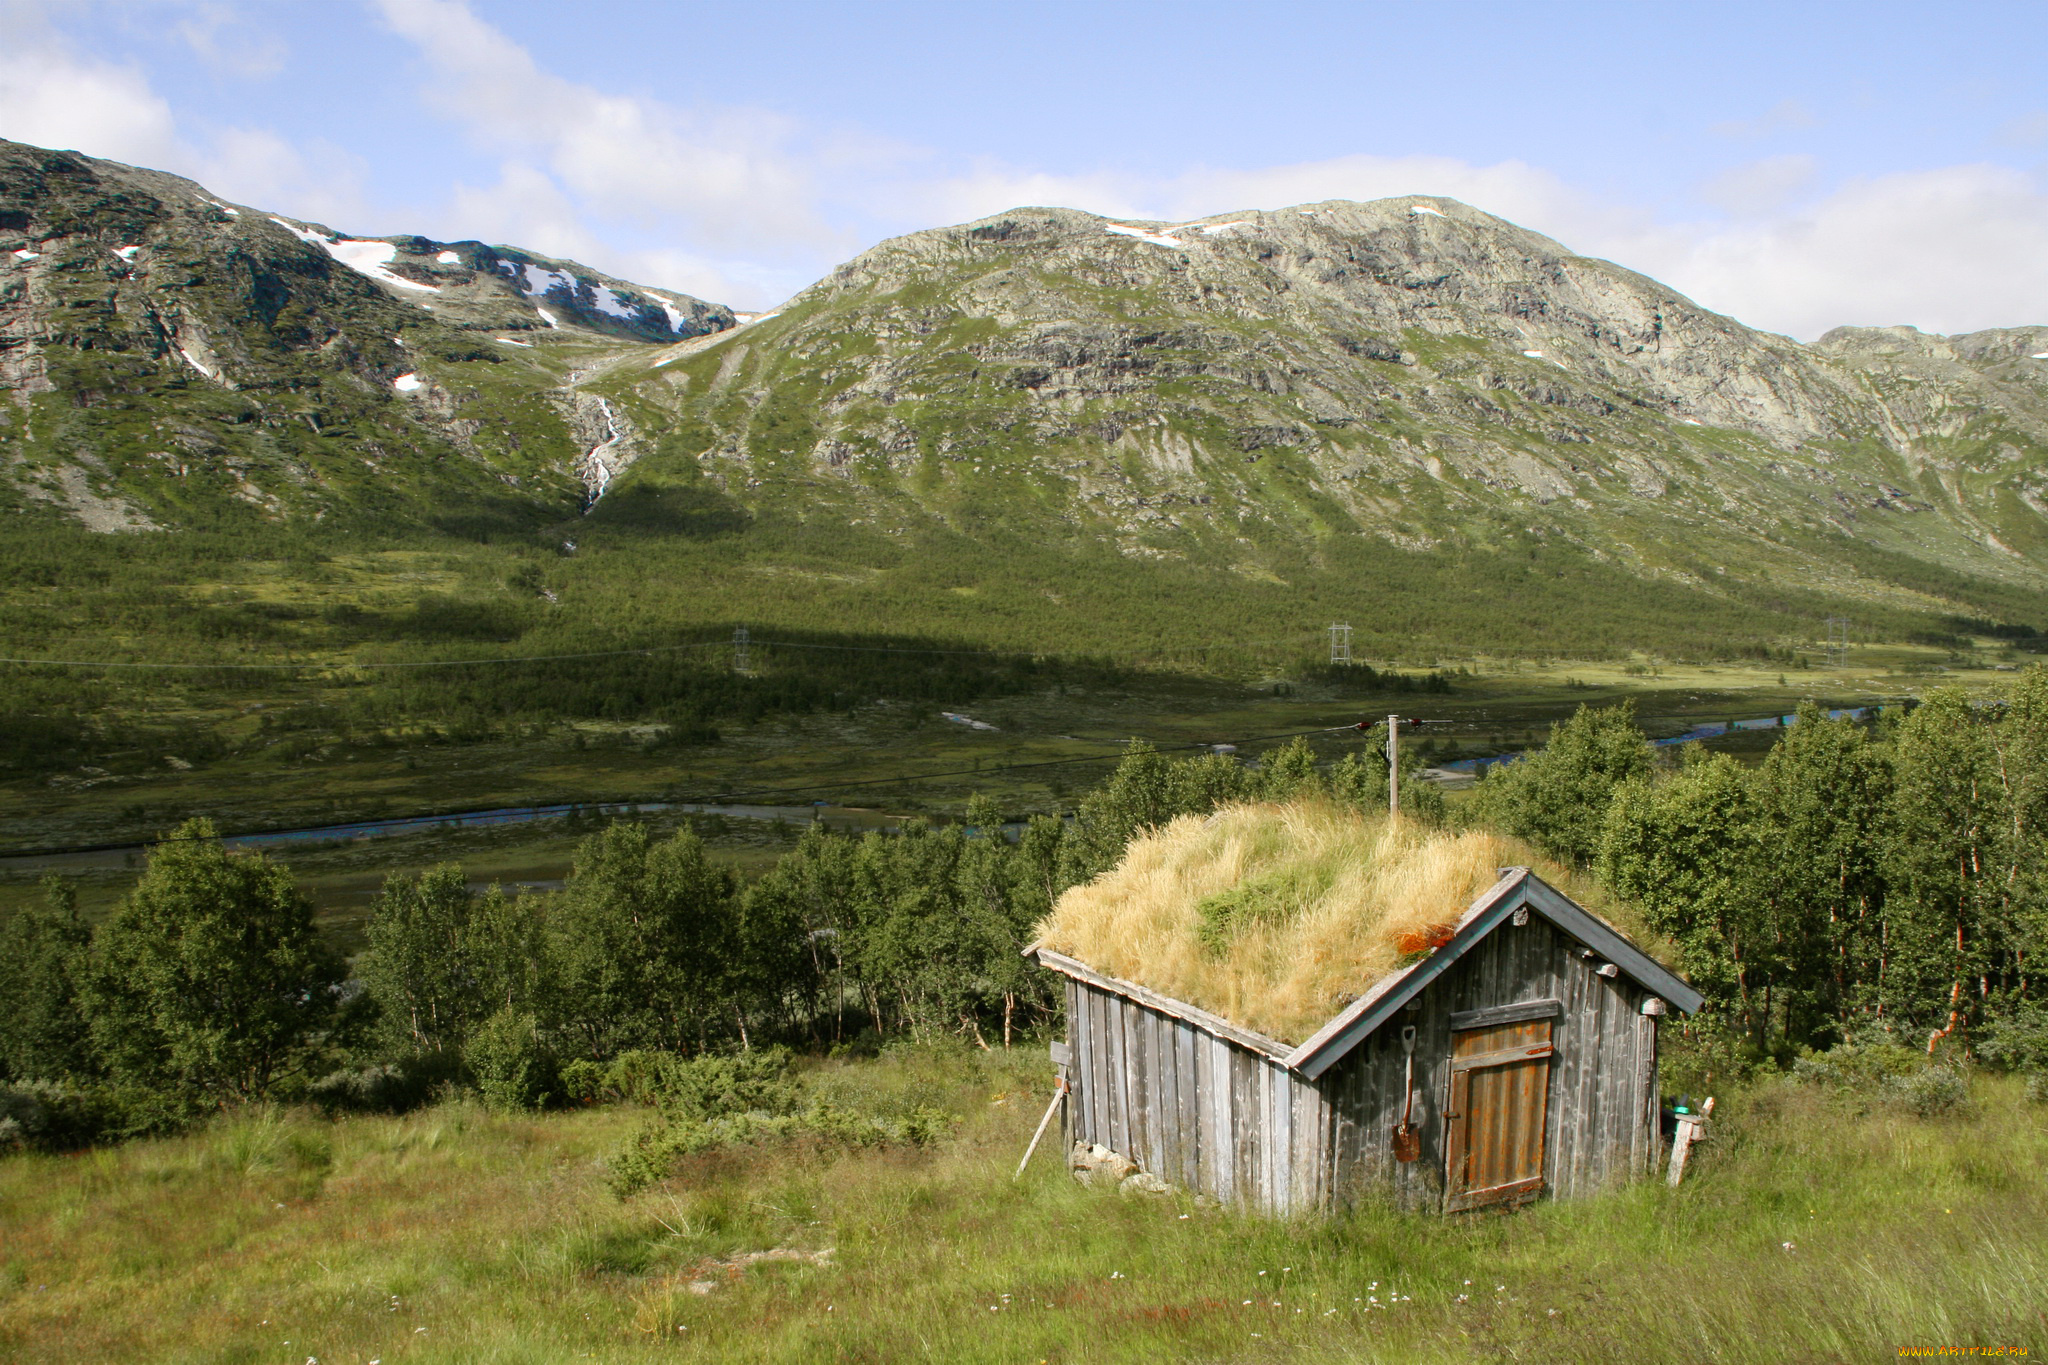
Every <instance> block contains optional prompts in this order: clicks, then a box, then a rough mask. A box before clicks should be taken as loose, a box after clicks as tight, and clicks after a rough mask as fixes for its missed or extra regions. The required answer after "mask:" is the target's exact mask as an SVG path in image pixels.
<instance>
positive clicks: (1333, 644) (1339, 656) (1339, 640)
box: [1330, 622, 1351, 664]
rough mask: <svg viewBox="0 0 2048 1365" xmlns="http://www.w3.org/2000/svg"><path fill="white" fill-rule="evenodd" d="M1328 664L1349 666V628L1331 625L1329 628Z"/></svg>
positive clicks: (1335, 624)
mask: <svg viewBox="0 0 2048 1365" xmlns="http://www.w3.org/2000/svg"><path fill="white" fill-rule="evenodd" d="M1330 662H1331V663H1332V664H1349V663H1350V662H1351V627H1350V626H1348V625H1340V624H1337V623H1334V622H1333V623H1332V624H1331V626H1330Z"/></svg>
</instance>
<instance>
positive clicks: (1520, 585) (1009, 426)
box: [0, 143, 2048, 657]
mask: <svg viewBox="0 0 2048 1365" xmlns="http://www.w3.org/2000/svg"><path fill="white" fill-rule="evenodd" d="M0 388H4V389H6V390H8V391H9V393H8V398H7V400H6V401H0V511H12V512H13V513H15V515H16V517H17V518H18V519H19V520H16V521H14V522H13V524H14V525H17V526H21V527H31V526H32V527H35V528H40V529H38V531H37V534H45V533H48V534H55V533H57V532H59V531H63V530H65V529H66V528H78V527H84V528H87V529H90V530H94V531H102V532H120V531H126V532H143V531H149V530H152V529H163V530H176V531H181V532H184V533H186V534H188V535H191V534H199V535H204V534H212V533H215V532H220V533H223V534H226V533H232V534H235V535H241V534H245V533H253V532H251V530H250V528H268V529H267V530H265V534H272V535H289V536H293V537H297V538H298V541H299V542H303V543H304V545H305V546H307V547H308V548H307V553H316V552H319V551H320V548H321V547H323V546H325V547H330V548H331V547H333V546H335V545H339V544H341V543H342V541H343V538H352V539H351V540H349V542H348V543H350V544H355V545H362V544H366V543H369V542H372V541H375V542H378V543H385V542H389V543H392V544H396V543H399V542H400V541H403V542H405V543H407V544H410V543H413V542H412V540H408V539H407V538H408V537H411V538H414V539H417V537H419V536H423V535H424V536H429V537H431V536H436V535H442V536H449V535H452V536H453V537H454V539H453V540H449V541H445V542H436V543H437V544H443V545H444V546H445V547H448V548H447V552H448V553H449V554H451V555H456V556H457V558H458V559H460V557H461V556H462V555H469V556H471V559H470V560H464V561H462V562H465V563H469V564H470V567H469V568H467V569H464V570H462V572H461V573H459V574H457V575H456V580H451V581H461V582H463V583H466V584H468V586H467V587H465V588H464V589H463V591H465V592H472V593H477V594H482V595H484V596H489V595H490V594H492V593H494V592H495V593H499V594H504V593H510V594H512V596H513V598H514V599H515V600H516V602H517V603H518V604H519V605H518V613H529V614H530V612H531V611H532V610H534V609H535V608H534V604H535V602H537V601H538V602H544V603H548V604H556V603H559V604H560V611H561V613H562V614H563V615H565V616H568V615H573V616H574V617H575V618H576V619H580V620H584V621H586V622H591V623H596V622H599V621H614V620H616V621H628V620H630V621H631V622H633V623H634V626H633V628H634V629H654V628H659V629H664V630H672V629H674V628H675V627H677V626H680V625H686V624H692V623H696V624H712V623H717V622H723V623H726V624H727V625H729V624H730V623H732V622H733V621H735V620H753V621H757V622H763V623H770V622H779V623H781V624H782V625H784V626H787V627H797V626H804V627H810V628H814V629H820V630H836V629H858V630H867V631H874V632H880V633H890V632H895V633H903V632H925V633H932V634H946V635H951V636H954V637H957V638H967V639H973V640H977V641H984V642H987V643H991V644H1004V645H1020V646H1028V647H1031V648H1040V649H1045V648H1060V649H1069V648H1087V649H1091V650H1113V649H1123V648H1128V647H1138V648H1140V649H1158V650H1161V651H1171V650H1179V649H1187V648H1197V647H1199V648H1204V649H1206V648H1208V644H1207V643H1206V642H1207V641H1209V640H1210V639H1211V638H1212V637H1214V636H1217V635H1218V634H1221V635H1223V636H1225V637H1228V638H1235V639H1243V638H1258V636H1259V633H1260V632H1261V631H1263V630H1265V629H1266V628H1267V627H1269V626H1270V627H1271V630H1272V631H1273V632H1278V631H1279V630H1280V629H1281V628H1282V627H1283V626H1284V627H1285V628H1286V629H1288V630H1299V629H1303V628H1306V627H1308V626H1311V625H1313V624H1315V623H1327V622H1328V621H1330V620H1333V619H1343V618H1345V617H1349V618H1351V619H1352V620H1353V621H1354V623H1357V624H1358V625H1359V628H1360V630H1361V632H1362V634H1361V637H1360V639H1361V647H1363V648H1369V649H1373V650H1378V651H1381V652H1391V651H1394V650H1397V649H1405V648H1408V647H1411V646H1412V647H1415V648H1417V649H1421V650H1423V651H1424V652H1427V651H1431V650H1449V651H1458V650H1465V651H1469V650H1472V649H1475V648H1480V649H1484V648H1499V649H1503V650H1508V649H1518V648H1536V647H1541V648H1553V649H1568V650H1585V649H1598V650H1609V649H1621V648H1631V647H1648V646H1649V645H1652V644H1654V643H1655V642H1658V641H1662V642H1664V643H1665V644H1666V645H1669V646H1671V647H1674V648H1677V647H1685V648H1693V647H1697V648H1700V649H1714V650H1720V649H1726V648H1731V647H1733V642H1736V641H1744V640H1746V641H1751V642H1758V641H1770V642H1777V643H1778V644H1779V645H1782V644H1784V643H1787V642H1797V641H1801V640H1810V639H1812V638H1813V637H1814V636H1815V635H1816V634H1817V633H1819V630H1820V625H1819V623H1820V621H1821V620H1822V618H1823V617H1825V616H1828V615H1832V614H1835V613H1837V612H1846V613H1849V614H1853V615H1855V616H1856V617H1857V619H1858V620H1859V622H1860V623H1861V624H1860V625H1859V630H1860V631H1862V632H1863V633H1864V634H1870V633H1876V634H1879V635H1889V636H1891V637H1894V638H1897V637H1900V636H1904V635H1911V634H1916V633H1917V634H1922V635H1930V636H1937V637H1939V636H1944V635H1946V636H1953V634H1954V633H1955V632H1957V631H1971V630H1976V631H1980V632H1981V631H1985V630H1992V631H1997V632H2003V633H2005V634H2008V635H2018V634H2024V633H2025V632H2027V631H2029V630H2035V629H2043V628H2048V595H2044V594H2048V328H2043V327H2018V328H2011V329H2003V330H1998V331H1988V332H1980V333H1974V334H1971V335H1968V336H1960V337H1937V336H1927V335H1922V334H1921V333H1918V332H1915V331H1913V330H1912V329H1910V328H1889V329H1869V328H1860V329H1840V330H1837V331H1835V332H1831V333H1829V334H1828V335H1827V336H1825V337H1823V338H1822V339H1821V340H1820V341H1819V342H1818V343H1816V344H1813V345H1802V344H1800V343H1799V342H1796V341H1794V340H1792V339H1790V338H1788V337H1783V336H1776V335H1772V334H1769V333H1764V332H1759V331H1755V330H1753V329H1751V328H1748V327H1745V326H1743V325H1742V324H1741V323H1739V322H1737V321H1735V320H1733V319H1731V318H1727V317H1724V316H1721V315H1719V314H1716V313H1713V312H1711V311H1710V310H1707V309H1705V308H1702V307H1700V306H1699V305H1698V304H1696V303H1693V302H1692V301H1690V300H1688V299H1686V298H1685V297H1683V296H1682V295H1680V294H1678V293H1677V292H1675V291H1674V290H1672V289H1670V288H1668V287H1666V286H1664V285H1662V284H1660V283H1658V282H1657V281H1654V280H1651V279H1648V278H1645V277H1643V276H1641V275H1637V274H1634V273H1632V272H1630V271H1628V270H1625V269H1623V268H1621V267H1619V266H1616V265H1614V264H1611V263H1609V262H1606V261H1601V260H1595V259H1591V258H1587V257H1582V256H1578V255H1575V254H1573V253H1572V252H1571V251H1570V250H1568V249H1567V248H1566V247H1564V246H1562V245H1560V244H1559V243H1557V242H1554V241H1552V240H1550V239H1548V238H1545V237H1542V236H1540V235H1538V234H1536V233H1532V232H1529V231H1526V230H1524V229H1522V228H1519V227H1517V226H1515V225H1514V224H1512V223H1508V222H1506V221H1504V220H1502V219H1499V218H1496V217H1493V216H1491V215H1489V214H1486V213H1483V212H1481V211H1479V210H1477V209H1474V208H1471V207H1469V206H1467V205H1464V204H1460V203H1457V202H1455V201H1453V200H1448V199H1442V198H1433V197H1428V196H1420V197H1405V198H1399V199H1388V200H1380V201H1375V202H1372V203H1351V202H1344V201H1333V202H1329V203H1323V204H1315V205H1306V206H1301V207H1297V208H1290V209H1282V210H1277V211H1272V212H1264V211H1247V212H1242V213H1235V214H1222V215H1216V216H1214V217H1211V218H1206V219H1201V220H1198V221H1195V222H1188V223H1156V222H1133V221H1117V220H1111V219H1106V218H1102V217H1098V216H1096V215H1093V214H1088V213H1082V212H1078V211H1074V210H1066V209H1045V208H1024V209H1016V210H1012V211H1010V212H1007V213H1003V214H998V215H995V216H993V217H990V218H986V219H982V220H980V221H978V222H975V223H969V224H963V225H960V226H957V227H948V228H939V229H933V230H930V231H925V232H917V233H912V234H909V235H908V236H904V237H899V238H896V239H893V240H891V241H887V242H884V243H882V244H880V245H879V246H877V247H875V248H873V249H872V250H870V251H868V252H865V253H863V254H862V255H861V256H859V257H857V258H856V259H854V260H853V261H850V262H848V263H847V264H846V265H844V266H841V267H840V268H839V269H837V270H835V271H833V272H832V273H831V274H830V275H829V276H827V277H826V278H825V279H823V280H820V281H819V282H818V283H817V284H815V285H813V286H812V287H810V288H809V289H807V290H805V291H803V292H802V293H800V294H799V295H797V296H796V297H795V298H794V299H792V300H790V301H789V302H788V303H787V304H785V305H784V306H783V307H782V308H780V309H778V310H776V311H774V312H772V313H769V314H765V315H762V316H760V317H758V318H748V317H744V316H736V315H735V314H733V313H732V312H731V310H729V309H726V308H723V307H720V306H718V305H715V304H711V303H707V302H704V301H702V300H698V299H694V298H690V297H689V296H687V295H684V294H681V293H678V292H676V291H672V290H665V289H655V288H649V287H647V286H644V285H639V284H634V283H631V282H628V281H624V280H620V279H616V278H614V277H612V276H609V275H605V274H602V273H600V272H597V271H594V270H591V269H589V268H587V267H585V266H581V265H578V264H577V263H575V262H570V261H561V260H556V259H553V258H549V257H544V256H539V255H536V254H534V253H532V252H527V251H524V250H520V249H518V248H514V247H509V246H488V245H485V244H483V243H481V242H476V241H463V242H453V243H450V242H442V241H435V240H429V239H426V238H421V237H411V236H393V237H351V236H347V235H344V234H341V233H337V232H335V231H333V230H332V229H330V228H329V227H328V226H326V225H324V224H314V223H306V222H301V221H299V220H296V219H292V218H288V217H283V216H280V215H275V214H272V213H269V212H266V211H264V210H262V209H260V208H256V207H252V206H248V205H237V204H232V203H228V202H226V201H223V200H221V199H219V198H218V197H217V196H214V195H212V194H210V193H208V192H207V191H206V190H205V189H203V188H202V187H200V186H198V185H196V184H194V183H192V182H190V181H187V180H182V179H179V178H178V177H175V176H170V175H165V174H162V173H159V172H154V171H148V170H141V169H137V168H134V167H128V166H122V165H118V164H116V163H112V162H107V161H100V160H95V159H93V158H90V157H85V156H81V155H79V154H77V153H73V152H58V151H46V150H42V149H38V148H34V147H28V146H24V145H21V144H15V143H0ZM6 523H7V519H6V518H0V525H5V524H6ZM237 528H239V529H237ZM508 537H509V539H508ZM379 538H381V540H380V539H379ZM394 538H395V539H394ZM486 541H488V542H491V543H496V544H501V545H504V546H507V547H512V548H508V549H506V550H505V551H504V552H503V553H504V554H508V555H513V556H514V558H517V557H519V556H527V557H528V561H527V562H523V563H522V564H521V565H520V566H518V567H517V568H516V571H515V570H514V568H513V567H508V565H509V561H507V563H505V564H500V563H498V562H497V561H496V560H492V561H491V565H492V567H479V565H480V564H481V563H482V561H475V562H471V561H474V555H475V554H476V553H482V552H481V551H476V552H472V551H470V550H461V551H459V553H458V550H457V549H456V548H454V547H457V546H459V545H471V546H473V545H476V544H478V543H481V542H486ZM295 543H298V542H295ZM152 553H154V552H152ZM294 553H296V551H295V552H294ZM492 553H494V554H495V553H498V552H496V551H493V552H492ZM536 555H537V556H542V557H543V558H540V559H533V558H531V557H532V556H536ZM547 556H552V558H547ZM102 558H104V556H102ZM450 562H451V563H452V562H455V561H453V560H451V561H450ZM277 572H278V573H280V574H282V575H284V576H286V577H289V576H290V574H291V573H293V572H296V571H295V570H292V569H290V568H289V567H285V568H280V569H279V570H277ZM409 572H410V571H408V573H409ZM413 581H414V580H413V579H412V578H408V577H406V576H405V575H403V574H401V575H398V576H397V577H396V578H394V579H393V580H392V581H391V584H390V585H389V592H388V593H387V596H394V600H395V596H396V595H402V594H403V593H404V592H415V591H419V589H417V588H416V587H409V586H405V585H406V584H410V583H412V582H413ZM437 591H439V589H437ZM549 610H550V611H553V610H554V607H553V606H550V607H549ZM518 613H515V616H516V617H517V620H519V621H528V616H527V615H519V614H518ZM493 619H496V618H493ZM506 619H507V620H511V619H513V618H506ZM533 619H534V620H538V619H539V618H533ZM551 619H552V618H551ZM1248 622H1249V623H1251V624H1247V623H1248ZM529 628H538V627H536V626H532V623H531V622H530V621H529V622H528V625H527V626H518V627H516V628H515V627H514V626H506V627H505V628H504V629H503V630H498V629H497V628H496V627H493V628H492V629H493V630H494V631H495V632H496V633H495V634H494V635H493V636H492V638H501V639H502V638H511V637H516V636H518V635H519V634H520V632H521V631H522V630H525V629H529ZM592 628H593V629H595V628H596V627H595V625H594V624H593V626H592ZM393 629H394V630H397V629H398V627H395V626H394V627H393ZM607 629H611V627H607ZM1204 657H1206V656H1204Z"/></svg>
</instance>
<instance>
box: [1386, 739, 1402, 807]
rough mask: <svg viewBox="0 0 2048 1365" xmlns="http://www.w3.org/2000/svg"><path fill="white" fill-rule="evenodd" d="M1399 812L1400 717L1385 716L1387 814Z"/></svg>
mask: <svg viewBox="0 0 2048 1365" xmlns="http://www.w3.org/2000/svg"><path fill="white" fill-rule="evenodd" d="M1400 813H1401V717H1400V716H1398V715H1393V716H1388V717H1387V814H1389V815H1399V814H1400Z"/></svg>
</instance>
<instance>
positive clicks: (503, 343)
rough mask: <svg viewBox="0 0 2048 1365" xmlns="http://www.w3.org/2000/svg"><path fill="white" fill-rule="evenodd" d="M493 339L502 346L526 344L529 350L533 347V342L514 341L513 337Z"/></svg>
mask: <svg viewBox="0 0 2048 1365" xmlns="http://www.w3.org/2000/svg"><path fill="white" fill-rule="evenodd" d="M491 340H493V341H495V342H497V343H498V344H499V345H501V346H524V347H525V348H526V349H527V350H529V351H530V350H532V349H533V343H532V342H530V341H514V340H513V339H512V338H511V337H492V338H491Z"/></svg>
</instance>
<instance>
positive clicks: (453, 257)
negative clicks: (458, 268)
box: [434, 251, 462, 265]
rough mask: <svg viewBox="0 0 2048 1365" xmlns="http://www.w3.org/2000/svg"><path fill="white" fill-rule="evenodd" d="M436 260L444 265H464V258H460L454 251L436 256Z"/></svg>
mask: <svg viewBox="0 0 2048 1365" xmlns="http://www.w3.org/2000/svg"><path fill="white" fill-rule="evenodd" d="M434 259H435V260H437V261H439V262H440V263H441V264H442V265H461V264H462V257H460V256H458V255H457V254H456V253H454V252H452V251H444V252H442V253H441V254H440V255H438V256H436V257H435V258H434Z"/></svg>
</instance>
